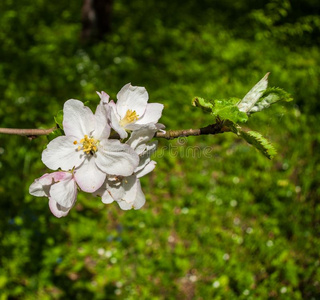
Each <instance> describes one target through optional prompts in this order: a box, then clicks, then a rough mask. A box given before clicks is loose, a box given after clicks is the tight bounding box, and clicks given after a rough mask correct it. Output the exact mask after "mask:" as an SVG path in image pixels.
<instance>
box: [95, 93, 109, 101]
mask: <svg viewBox="0 0 320 300" xmlns="http://www.w3.org/2000/svg"><path fill="white" fill-rule="evenodd" d="M96 93H97V94H98V95H99V97H100V99H101V101H102V103H103V104H106V103H108V102H109V99H110V96H109V95H108V94H107V93H106V92H104V91H102V92H101V93H99V92H96Z"/></svg>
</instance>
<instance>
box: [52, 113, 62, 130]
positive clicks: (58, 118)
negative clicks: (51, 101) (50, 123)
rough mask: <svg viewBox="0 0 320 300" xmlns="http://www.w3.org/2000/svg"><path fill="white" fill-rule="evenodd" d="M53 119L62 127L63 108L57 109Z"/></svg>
mask: <svg viewBox="0 0 320 300" xmlns="http://www.w3.org/2000/svg"><path fill="white" fill-rule="evenodd" d="M54 121H55V122H56V124H57V125H58V126H59V128H61V129H63V125H62V122H63V110H59V111H58V113H57V115H56V116H55V117H54Z"/></svg>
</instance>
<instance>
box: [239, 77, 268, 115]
mask: <svg viewBox="0 0 320 300" xmlns="http://www.w3.org/2000/svg"><path fill="white" fill-rule="evenodd" d="M269 74H270V73H267V74H266V75H264V77H263V78H262V79H261V80H260V81H259V82H258V83H257V84H256V85H255V86H254V87H253V88H252V89H251V90H250V91H249V92H248V93H247V94H246V95H245V96H244V97H243V99H242V100H241V101H240V102H239V103H238V108H239V110H240V111H243V112H245V113H249V112H250V110H251V108H252V107H254V105H255V104H256V102H257V101H258V100H259V99H260V97H261V96H262V94H263V92H264V91H265V90H266V88H267V86H268V76H269Z"/></svg>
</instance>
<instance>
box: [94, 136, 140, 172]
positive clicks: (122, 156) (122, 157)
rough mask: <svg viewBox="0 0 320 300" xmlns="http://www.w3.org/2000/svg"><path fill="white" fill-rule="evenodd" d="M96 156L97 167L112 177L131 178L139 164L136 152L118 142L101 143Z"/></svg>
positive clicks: (105, 141) (107, 141) (104, 141)
mask: <svg viewBox="0 0 320 300" xmlns="http://www.w3.org/2000/svg"><path fill="white" fill-rule="evenodd" d="M96 156H97V158H96V164H97V166H98V167H99V168H100V169H101V170H102V171H104V172H106V173H107V174H110V175H119V176H129V175H131V174H132V173H133V171H134V169H135V168H136V167H137V166H138V164H139V157H138V155H137V154H136V153H135V152H134V150H133V149H132V148H131V147H130V146H128V145H126V144H121V143H120V141H118V140H103V141H101V143H100V145H99V147H98V151H97V152H96Z"/></svg>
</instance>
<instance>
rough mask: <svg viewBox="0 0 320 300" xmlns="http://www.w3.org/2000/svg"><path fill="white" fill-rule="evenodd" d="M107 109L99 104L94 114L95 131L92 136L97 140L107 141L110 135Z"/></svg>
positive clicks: (106, 106)
mask: <svg viewBox="0 0 320 300" xmlns="http://www.w3.org/2000/svg"><path fill="white" fill-rule="evenodd" d="M109 109H110V108H109V107H108V105H103V104H102V103H100V104H99V105H98V106H97V109H96V112H95V114H94V118H95V130H94V132H93V136H94V137H95V138H96V139H98V140H103V139H107V138H108V137H109V135H110V130H111V128H110V125H109V124H108V114H110V112H109V111H108V110H109Z"/></svg>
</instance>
